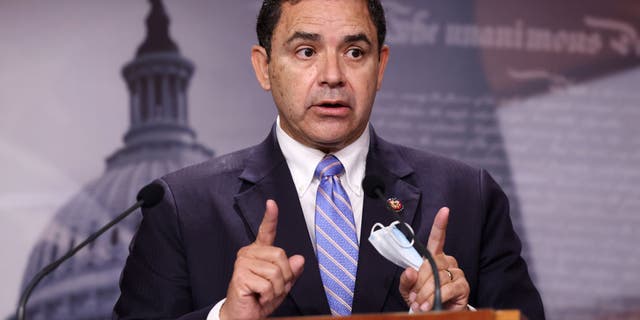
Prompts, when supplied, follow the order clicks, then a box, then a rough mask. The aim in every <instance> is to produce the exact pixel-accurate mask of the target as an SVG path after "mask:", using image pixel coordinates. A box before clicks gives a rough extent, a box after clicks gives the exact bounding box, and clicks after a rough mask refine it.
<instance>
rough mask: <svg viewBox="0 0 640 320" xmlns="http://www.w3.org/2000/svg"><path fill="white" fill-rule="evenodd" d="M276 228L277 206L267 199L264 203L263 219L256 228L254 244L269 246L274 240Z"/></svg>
mask: <svg viewBox="0 0 640 320" xmlns="http://www.w3.org/2000/svg"><path fill="white" fill-rule="evenodd" d="M277 227H278V205H277V204H276V202H275V201H273V200H271V199H269V200H267V203H266V209H265V211H264V218H262V222H261V223H260V227H259V228H258V235H257V236H256V242H255V243H257V244H259V245H263V246H271V245H273V241H274V240H275V239H276V229H277Z"/></svg>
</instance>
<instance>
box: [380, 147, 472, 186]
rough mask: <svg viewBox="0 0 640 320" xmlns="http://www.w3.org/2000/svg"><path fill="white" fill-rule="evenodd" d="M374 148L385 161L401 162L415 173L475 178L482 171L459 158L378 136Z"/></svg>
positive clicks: (449, 177)
mask: <svg viewBox="0 0 640 320" xmlns="http://www.w3.org/2000/svg"><path fill="white" fill-rule="evenodd" d="M375 150H376V151H377V153H378V156H379V157H383V158H385V160H386V162H388V163H389V162H393V163H395V164H397V163H403V164H404V165H406V166H408V167H410V168H411V169H412V171H413V172H414V173H415V174H417V175H428V176H431V177H438V176H446V177H448V179H451V178H455V177H460V178H476V179H477V178H478V177H479V176H480V175H482V174H483V171H484V170H482V169H480V168H477V167H474V166H472V165H469V164H467V163H465V162H463V161H460V160H456V159H453V158H450V157H447V156H444V155H441V154H437V153H434V152H429V151H425V150H418V149H415V148H411V147H407V146H403V145H399V144H395V143H391V142H388V141H386V140H384V139H382V138H379V137H378V138H377V147H376V149H375Z"/></svg>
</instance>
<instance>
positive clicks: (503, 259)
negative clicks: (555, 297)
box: [114, 130, 544, 319]
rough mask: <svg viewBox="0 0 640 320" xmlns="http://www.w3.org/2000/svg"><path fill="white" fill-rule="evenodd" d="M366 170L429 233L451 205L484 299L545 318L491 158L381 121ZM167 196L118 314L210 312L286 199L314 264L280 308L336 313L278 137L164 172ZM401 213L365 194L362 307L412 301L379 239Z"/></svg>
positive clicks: (280, 238)
mask: <svg viewBox="0 0 640 320" xmlns="http://www.w3.org/2000/svg"><path fill="white" fill-rule="evenodd" d="M371 132H372V134H371V144H370V149H369V153H368V156H367V164H366V173H367V174H375V175H377V176H379V177H381V178H382V179H383V181H384V182H385V185H386V189H387V190H386V193H387V194H388V195H393V196H395V197H397V198H399V199H401V200H402V201H403V204H404V206H405V210H404V213H403V215H404V220H405V221H407V222H410V223H411V225H412V227H413V229H414V230H415V232H416V235H417V237H418V239H419V241H420V242H421V243H423V244H424V243H426V240H427V237H428V234H429V231H430V230H431V225H432V223H433V218H434V216H435V213H436V212H437V211H438V209H439V208H441V207H443V206H448V207H449V208H450V209H451V214H450V217H449V225H448V229H447V239H446V244H445V247H444V250H445V253H446V254H448V255H452V256H454V257H455V258H456V259H457V260H458V263H459V265H460V268H461V269H462V270H463V271H464V272H465V275H466V277H467V280H468V281H469V285H470V286H471V294H470V297H469V303H470V304H471V305H473V306H475V307H478V308H484V307H490V308H499V309H504V308H516V309H520V310H521V311H523V312H524V314H526V315H527V316H528V317H529V318H530V319H543V318H544V312H543V307H542V302H541V300H540V296H539V294H538V292H537V290H536V289H535V287H534V286H533V284H532V282H531V280H530V277H529V274H528V271H527V266H526V264H525V262H524V260H523V259H522V258H521V256H520V248H521V245H520V241H519V239H518V237H517V235H516V234H515V232H514V230H513V227H512V224H511V220H510V218H509V204H508V200H507V198H506V196H505V195H504V193H503V192H502V190H501V189H500V188H499V186H498V185H497V184H496V183H495V182H494V180H493V179H492V178H491V177H490V176H489V174H487V173H486V172H485V171H484V170H480V169H474V168H472V167H470V166H467V165H465V164H462V163H460V162H457V161H453V160H450V159H445V158H443V157H439V156H436V155H433V154H429V153H425V152H422V151H417V150H412V149H409V148H405V147H401V146H398V145H394V144H391V143H388V142H386V141H384V140H382V139H381V138H379V137H377V136H376V134H375V133H373V130H371ZM159 183H161V184H162V186H163V187H164V189H165V195H164V199H163V200H162V202H160V204H159V205H157V206H156V207H154V208H152V209H146V210H144V211H143V220H142V223H141V224H140V227H139V229H138V231H137V233H136V235H135V237H134V239H133V241H132V244H131V247H130V255H129V258H128V259H127V262H126V266H125V268H124V271H123V273H122V277H121V281H120V289H121V296H120V298H119V300H118V302H117V304H116V306H115V309H114V319H172V318H179V319H205V318H206V316H207V313H208V312H209V311H210V309H211V308H212V307H213V305H214V304H215V303H216V302H217V301H219V300H221V299H222V298H224V297H225V296H226V291H227V286H228V283H229V280H230V278H231V274H232V273H233V265H234V262H235V259H236V253H237V251H238V249H240V248H241V247H243V246H246V245H248V244H250V243H252V242H253V241H254V240H255V235H256V233H257V230H258V226H259V225H260V222H261V220H262V216H263V214H264V210H265V201H266V200H267V199H274V200H275V201H276V202H277V203H278V207H279V221H278V228H277V235H276V239H275V246H278V247H281V248H283V249H284V250H285V251H286V253H287V255H293V254H301V255H303V256H304V258H305V261H306V262H305V266H304V272H303V273H302V275H301V276H300V278H299V279H298V280H297V282H296V284H295V285H294V286H293V288H292V289H291V292H290V293H289V295H288V296H287V297H286V298H285V300H284V302H283V303H282V304H281V305H280V307H279V308H278V309H277V310H276V311H275V312H274V314H273V315H274V316H284V315H287V316H293V315H316V314H328V313H329V307H328V303H327V299H326V296H325V293H324V291H323V287H322V282H321V279H320V273H319V270H318V263H317V260H316V256H315V254H314V250H313V247H312V244H311V241H310V239H309V235H308V231H307V227H306V224H305V220H304V217H303V214H302V209H301V207H300V202H299V199H298V195H297V192H296V189H295V187H294V184H293V180H292V178H291V174H290V171H289V168H288V167H287V163H286V161H285V159H284V157H283V155H282V152H281V151H280V148H279V146H278V143H277V141H276V138H275V130H272V133H271V134H270V135H269V136H268V137H267V139H265V140H264V141H263V142H262V143H261V144H259V145H257V146H254V147H251V148H248V149H245V150H241V151H238V152H235V153H232V154H229V155H226V156H222V157H220V158H216V159H213V160H210V161H207V162H204V163H201V164H198V165H195V166H191V167H188V168H185V169H182V170H180V171H177V172H175V173H172V174H169V175H167V176H165V177H163V178H162V179H160V180H159ZM392 221H393V217H392V215H391V214H390V213H388V212H387V211H386V210H385V208H384V203H383V202H381V201H380V200H375V199H371V198H365V200H364V205H363V218H362V228H361V230H362V232H361V236H360V252H359V260H358V271H357V275H356V284H355V295H354V299H353V313H373V312H390V311H407V310H408V307H407V305H406V304H405V302H404V301H403V299H402V298H401V296H400V294H399V292H398V284H399V277H400V274H401V273H402V271H403V270H402V269H401V268H399V267H396V266H395V265H394V264H392V263H391V262H389V261H387V260H386V259H385V258H383V257H382V256H381V255H379V254H378V253H377V252H376V251H375V249H374V248H373V246H371V244H370V243H369V241H368V240H367V238H368V236H369V230H371V227H372V225H373V224H375V223H376V222H381V223H383V224H385V225H386V224H389V223H390V222H392Z"/></svg>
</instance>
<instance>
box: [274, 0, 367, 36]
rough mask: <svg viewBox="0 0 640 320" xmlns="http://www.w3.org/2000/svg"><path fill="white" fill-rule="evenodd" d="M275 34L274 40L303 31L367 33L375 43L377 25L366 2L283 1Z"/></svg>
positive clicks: (358, 0)
mask: <svg viewBox="0 0 640 320" xmlns="http://www.w3.org/2000/svg"><path fill="white" fill-rule="evenodd" d="M274 31H275V32H274V37H276V36H278V35H280V36H285V37H286V36H287V35H290V34H293V33H295V32H301V31H302V32H310V33H317V34H319V35H321V36H324V37H330V36H331V35H335V36H336V37H342V36H345V35H348V34H358V33H364V34H366V35H368V36H369V37H370V39H371V40H375V26H374V25H373V22H372V21H371V16H370V14H369V9H368V8H367V2H366V1H365V0H302V1H298V2H296V3H291V2H284V3H283V4H282V9H281V15H280V20H279V21H278V24H277V25H276V29H275V30H274ZM274 40H275V39H274Z"/></svg>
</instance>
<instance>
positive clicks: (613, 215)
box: [0, 0, 640, 319]
mask: <svg viewBox="0 0 640 320" xmlns="http://www.w3.org/2000/svg"><path fill="white" fill-rule="evenodd" d="M259 5H260V3H259V1H256V0H236V1H205V0H184V1H167V2H166V3H165V4H164V7H165V9H166V13H167V14H168V16H169V17H170V19H171V24H170V33H171V37H172V39H173V40H174V41H175V43H177V45H178V47H179V52H180V53H179V54H180V55H181V56H182V57H185V58H187V59H189V60H191V61H192V62H193V64H194V66H195V73H194V75H193V76H192V77H191V79H190V83H189V85H188V86H187V87H185V88H184V90H185V94H186V100H185V102H186V105H187V108H188V125H189V128H191V129H193V131H194V132H195V133H196V134H197V138H196V140H194V141H195V142H194V143H196V144H201V145H202V146H205V147H203V149H208V150H212V151H213V154H215V155H221V154H224V153H228V152H230V151H233V150H237V149H240V148H242V147H245V146H249V145H252V144H255V143H257V142H259V141H261V139H263V138H264V136H265V135H266V134H267V133H268V131H269V129H270V126H271V125H272V123H273V121H274V119H275V108H274V106H273V102H272V100H271V98H270V96H269V94H268V93H265V92H263V91H262V90H261V89H260V88H259V86H258V84H257V81H256V80H255V77H254V75H253V71H252V70H251V66H250V63H249V52H250V46H251V45H252V44H254V43H255V42H256V40H255V33H254V24H255V16H256V14H257V12H258V9H259ZM383 5H384V6H385V8H386V11H387V19H388V26H389V33H388V43H389V45H390V47H391V58H390V63H389V66H388V68H387V74H386V76H385V81H384V84H383V89H382V90H381V92H380V93H379V95H378V98H377V100H376V103H375V107H374V112H373V118H372V123H373V125H374V127H375V128H376V130H377V131H378V133H380V134H381V135H382V136H384V137H386V138H387V139H388V140H391V141H395V142H399V143H403V144H406V145H410V146H413V147H416V148H420V149H425V150H430V151H433V152H438V153H442V154H445V155H448V156H450V157H454V158H457V159H461V160H463V161H465V162H468V163H470V164H472V165H475V166H481V167H485V168H487V169H488V170H489V171H490V172H491V173H492V175H494V176H495V177H496V179H497V180H498V181H499V182H500V184H501V185H502V186H503V187H504V188H505V190H506V191H507V193H508V194H509V196H510V199H511V206H512V215H513V219H514V223H515V225H516V228H517V229H518V231H519V233H520V235H521V237H522V240H523V243H524V254H525V256H526V257H527V259H528V262H529V266H530V269H531V271H532V274H533V276H534V278H535V282H536V284H537V285H538V288H539V289H540V291H541V294H542V298H543V300H544V303H545V308H546V312H547V316H548V318H549V319H615V318H620V319H629V318H640V277H638V276H637V275H636V273H637V270H640V249H638V246H637V243H639V242H640V235H639V234H638V233H637V232H636V231H635V230H637V229H638V227H640V216H639V215H638V213H639V211H640V191H639V188H638V186H640V167H639V163H640V126H639V125H638V123H640V108H639V106H638V104H639V103H640V92H639V91H640V85H639V83H640V68H638V65H639V64H640V38H639V36H638V31H639V30H640V22H639V21H640V19H639V18H640V4H639V3H638V2H637V1H633V0H618V1H615V2H612V1H609V2H604V1H598V0H581V1H577V0H576V1H562V2H560V1H553V0H538V1H535V2H532V1H527V0H483V1H456V2H453V1H445V0H441V1H437V0H428V1H425V0H414V1H410V0H384V1H383ZM149 11H150V4H149V3H148V2H146V1H129V0H113V1H82V0H59V1H35V0H33V1H32V0H0V46H1V48H2V50H0V177H1V178H0V181H1V182H0V248H1V253H2V255H3V260H4V261H3V262H2V263H1V264H0V279H1V280H0V281H1V282H2V283H3V284H4V285H3V286H1V287H0V317H2V318H4V317H10V316H11V315H12V313H13V312H14V310H15V306H16V303H17V299H18V294H19V291H20V290H21V288H22V286H23V285H24V284H23V281H24V280H23V277H25V276H27V277H28V276H30V275H32V274H33V273H34V272H35V270H37V267H38V266H41V265H42V264H44V263H46V262H49V261H51V260H53V259H55V257H57V256H60V255H61V254H62V253H63V252H64V250H66V248H67V247H68V246H69V244H72V243H74V242H73V241H75V240H73V239H75V238H74V237H79V236H81V235H83V234H86V233H88V232H89V230H90V229H91V227H93V226H99V225H100V224H101V221H103V220H104V217H108V216H110V215H114V214H115V213H116V211H119V210H122V209H124V207H125V206H126V203H127V201H125V200H129V199H132V198H133V196H134V194H132V193H135V192H134V190H135V189H136V188H137V187H138V186H139V185H140V184H143V183H145V182H147V181H148V180H147V179H151V178H152V177H153V176H159V175H162V174H164V173H166V171H170V170H173V169H175V167H176V166H178V164H175V163H174V164H173V165H166V166H157V169H154V170H151V171H149V172H150V173H147V175H146V176H140V177H138V180H136V182H135V183H133V182H126V183H125V182H122V181H121V182H118V183H119V184H116V186H117V188H118V190H120V191H118V192H124V191H122V190H129V191H130V192H128V193H126V194H127V195H128V196H126V197H124V198H122V199H121V200H119V201H118V202H111V203H109V204H104V203H102V204H100V201H96V202H97V203H98V205H95V206H84V207H82V208H84V209H82V210H81V209H78V208H79V207H78V206H75V205H74V204H76V203H77V202H78V201H80V200H82V199H94V198H92V196H90V194H91V192H92V191H91V190H93V189H92V188H93V186H94V185H96V183H99V182H101V181H105V179H107V178H108V177H110V176H111V175H112V173H113V172H112V170H111V168H110V167H109V166H106V165H105V160H106V159H107V158H108V157H110V156H112V155H114V154H115V153H116V152H117V150H120V149H121V148H122V147H123V146H124V145H125V144H124V143H123V141H122V138H123V135H124V134H125V132H127V130H129V129H131V119H130V117H131V111H130V108H131V107H132V105H133V102H132V101H134V99H132V98H131V96H130V92H129V90H128V87H127V85H126V83H125V81H124V79H123V77H122V75H121V69H122V67H123V66H124V65H125V64H126V63H128V62H130V61H132V60H133V59H134V56H135V52H136V49H137V48H138V46H139V45H140V44H141V43H142V42H143V40H144V39H145V35H146V33H147V30H146V29H145V24H144V21H145V18H146V16H147V15H148V13H149ZM176 152H177V151H176ZM204 154H211V153H207V152H205V153H204ZM196 158H197V157H196ZM194 161H196V159H195V158H188V159H182V160H181V162H176V163H179V164H180V165H179V166H182V165H186V164H187V163H191V162H194ZM114 179H115V178H114ZM112 180H113V179H112ZM113 183H115V182H113ZM124 187H126V188H124ZM123 188H124V189H123ZM79 199H80V200H79ZM83 201H84V200H83ZM103 202H104V201H103ZM87 208H96V209H95V210H93V209H87ZM103 211H104V212H103ZM452 214H455V213H452ZM97 217H100V218H97ZM135 219H137V218H135V217H134V218H132V220H131V221H130V222H129V224H131V225H132V227H131V228H129V229H123V230H122V231H121V232H120V233H119V234H116V235H115V236H114V234H111V238H110V240H104V241H103V242H98V243H97V244H96V246H97V247H98V249H96V248H92V249H91V250H93V251H91V252H94V253H92V254H93V255H89V254H88V253H87V254H86V255H85V256H84V258H85V259H86V260H87V261H94V262H91V263H89V262H87V263H76V264H75V265H73V266H69V267H67V269H65V270H66V271H65V270H62V271H60V272H59V274H58V275H55V276H54V277H53V279H52V280H49V281H48V282H43V284H42V288H39V289H38V290H40V291H36V294H35V295H34V300H33V301H32V302H33V308H34V310H33V312H34V314H35V313H36V312H41V313H40V314H45V315H49V316H48V317H45V318H47V319H55V318H59V319H88V318H101V317H102V318H105V319H107V318H109V317H108V315H107V313H108V309H109V308H110V306H111V305H112V303H113V302H114V301H115V300H114V299H115V297H116V296H117V292H114V291H113V290H114V288H116V286H117V275H118V272H119V270H120V268H121V267H122V263H123V260H124V257H125V255H126V244H127V243H128V241H129V240H130V236H131V234H132V230H134V229H135V227H134V226H135V224H136V223H137V221H138V220H135ZM85 220H86V223H84V222H83V223H84V224H83V225H86V230H84V229H82V228H80V229H81V230H80V231H78V229H77V228H76V227H73V228H71V227H69V225H71V224H77V223H80V222H82V221H85ZM79 221H80V222H79ZM69 234H72V235H71V236H69ZM69 239H71V240H69ZM109 241H111V242H110V243H111V245H113V246H114V248H116V247H117V250H116V249H113V250H112V251H109V253H108V254H106V253H104V252H106V251H105V250H106V249H104V250H102V251H100V250H101V249H100V248H103V247H104V246H106V245H107V244H108V243H109ZM69 242H70V243H69ZM60 243H64V244H63V245H61V244H60ZM116 244H117V246H116ZM110 250H111V249H110ZM95 252H103V253H100V254H99V253H95ZM101 254H102V255H101ZM106 255H109V257H110V258H109V259H107V260H108V261H107V260H105V262H104V264H102V263H98V264H99V265H98V266H96V265H95V264H96V262H95V261H102V260H99V259H100V257H102V256H106ZM96 257H98V258H96ZM96 259H98V260H96ZM105 259H106V258H105ZM100 265H103V266H104V265H108V266H109V267H108V268H106V269H104V270H103V269H100ZM25 272H26V273H25ZM65 272H66V273H65ZM98 274H99V275H100V276H99V277H98V276H97V275H98ZM96 279H99V280H96ZM79 288H82V289H81V290H80V289H79ZM92 288H94V289H95V290H93V289H92ZM89 291H91V292H92V293H91V294H87V292H89ZM30 306H31V304H30ZM91 310H94V311H91ZM92 312H93V314H92Z"/></svg>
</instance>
